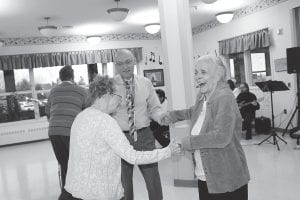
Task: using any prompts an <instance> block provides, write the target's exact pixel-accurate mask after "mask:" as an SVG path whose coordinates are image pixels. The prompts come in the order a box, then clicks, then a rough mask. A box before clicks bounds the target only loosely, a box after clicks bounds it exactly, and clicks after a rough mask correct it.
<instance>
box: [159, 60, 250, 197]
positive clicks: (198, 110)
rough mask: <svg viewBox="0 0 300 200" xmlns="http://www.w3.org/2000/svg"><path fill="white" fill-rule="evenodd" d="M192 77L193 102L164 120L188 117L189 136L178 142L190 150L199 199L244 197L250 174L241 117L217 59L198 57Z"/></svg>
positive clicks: (220, 62)
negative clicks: (196, 90) (194, 85)
mask: <svg viewBox="0 0 300 200" xmlns="http://www.w3.org/2000/svg"><path fill="white" fill-rule="evenodd" d="M195 78H196V84H197V86H198V87H199V89H200V91H199V94H198V96H197V100H196V103H195V105H194V106H193V107H191V108H189V109H184V110H175V111H171V112H170V113H169V116H168V118H165V119H164V120H169V121H171V122H172V123H175V122H178V121H182V120H190V121H191V136H188V137H185V138H184V139H183V140H182V144H181V145H182V148H183V149H184V150H189V151H193V156H194V160H195V165H196V166H195V175H196V177H197V179H198V189H199V198H200V199H201V200H233V199H238V200H247V199H248V182H249V180H250V176H249V171H248V166H247V162H246V157H245V154H244V151H243V149H242V147H241V145H240V138H241V132H242V118H241V115H240V112H239V108H238V105H237V103H236V100H235V98H234V96H233V94H232V91H231V90H230V89H229V87H228V84H227V82H226V69H225V67H224V65H223V63H222V61H221V59H220V58H216V57H213V56H210V55H205V56H202V57H200V58H199V59H198V60H197V62H196V64H195Z"/></svg>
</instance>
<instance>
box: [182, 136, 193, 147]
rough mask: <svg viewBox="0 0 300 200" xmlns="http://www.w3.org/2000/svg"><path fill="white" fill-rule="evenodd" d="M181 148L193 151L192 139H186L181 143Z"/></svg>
mask: <svg viewBox="0 0 300 200" xmlns="http://www.w3.org/2000/svg"><path fill="white" fill-rule="evenodd" d="M181 147H182V148H183V149H185V150H192V144H191V137H185V138H183V139H182V141H181Z"/></svg>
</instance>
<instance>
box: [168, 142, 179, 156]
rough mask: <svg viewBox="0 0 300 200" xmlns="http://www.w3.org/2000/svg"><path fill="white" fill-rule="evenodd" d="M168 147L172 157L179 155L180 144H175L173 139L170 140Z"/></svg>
mask: <svg viewBox="0 0 300 200" xmlns="http://www.w3.org/2000/svg"><path fill="white" fill-rule="evenodd" d="M168 147H169V148H170V149H171V154H172V155H176V154H177V155H178V154H179V153H181V144H179V143H178V142H176V141H175V140H174V139H172V140H171V142H170V144H169V145H168Z"/></svg>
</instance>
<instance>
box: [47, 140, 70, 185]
mask: <svg viewBox="0 0 300 200" xmlns="http://www.w3.org/2000/svg"><path fill="white" fill-rule="evenodd" d="M49 138H50V141H51V144H52V147H53V151H54V154H55V157H56V159H57V161H58V163H59V165H60V169H61V182H62V188H63V187H64V186H65V183H66V175H67V169H68V160H69V144H70V137H69V136H61V135H50V136H49Z"/></svg>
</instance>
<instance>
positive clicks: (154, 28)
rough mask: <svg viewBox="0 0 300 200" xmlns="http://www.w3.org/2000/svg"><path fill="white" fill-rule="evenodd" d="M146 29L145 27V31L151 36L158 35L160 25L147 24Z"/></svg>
mask: <svg viewBox="0 0 300 200" xmlns="http://www.w3.org/2000/svg"><path fill="white" fill-rule="evenodd" d="M144 27H145V30H146V31H147V32H148V33H150V34H155V33H158V32H159V30H160V24H159V23H151V24H146V25H145V26H144Z"/></svg>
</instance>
